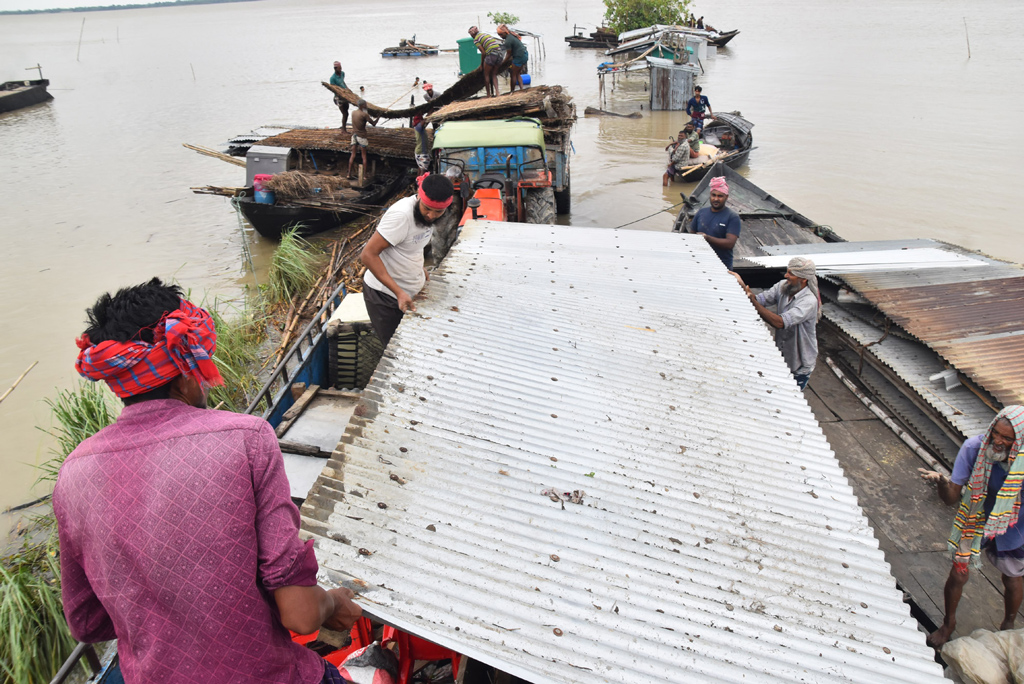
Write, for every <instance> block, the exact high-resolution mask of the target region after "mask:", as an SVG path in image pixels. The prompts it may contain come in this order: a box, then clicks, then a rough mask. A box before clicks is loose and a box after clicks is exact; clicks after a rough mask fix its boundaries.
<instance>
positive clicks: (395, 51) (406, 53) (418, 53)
mask: <svg viewBox="0 0 1024 684" xmlns="http://www.w3.org/2000/svg"><path fill="white" fill-rule="evenodd" d="M437 52H438V51H437V49H436V48H430V49H426V50H409V49H406V48H387V49H385V50H382V51H381V53H380V56H381V57H432V56H434V55H436V54H437Z"/></svg>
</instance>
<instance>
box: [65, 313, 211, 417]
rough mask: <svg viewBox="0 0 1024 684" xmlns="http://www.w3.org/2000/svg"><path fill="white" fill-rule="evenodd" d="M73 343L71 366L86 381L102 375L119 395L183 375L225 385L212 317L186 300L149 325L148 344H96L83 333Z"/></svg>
mask: <svg viewBox="0 0 1024 684" xmlns="http://www.w3.org/2000/svg"><path fill="white" fill-rule="evenodd" d="M76 342H77V343H78V348H79V350H81V351H80V352H79V354H78V360H77V361H76V362H75V369H76V370H77V371H78V372H79V373H80V374H81V375H82V376H83V377H86V378H88V379H89V380H94V381H95V380H105V381H106V383H107V385H108V386H109V387H110V389H111V390H112V391H113V392H114V394H116V395H117V396H119V397H121V398H124V397H131V396H135V395H136V394H143V393H145V392H149V391H151V390H154V389H156V388H157V387H160V386H161V385H166V384H167V383H168V382H170V381H171V380H173V379H174V378H176V377H177V376H179V375H182V374H185V375H190V376H192V377H193V378H195V379H196V380H198V381H199V383H200V384H202V385H203V386H205V387H210V386H213V385H223V384H224V380H223V379H222V378H221V376H220V371H218V370H217V365H216V364H215V363H214V362H213V354H214V352H215V351H216V350H217V332H216V330H214V327H213V318H211V317H210V314H208V313H206V311H204V310H203V309H201V308H199V307H198V306H196V305H195V304H193V303H192V302H190V301H188V300H185V299H182V300H181V304H180V306H179V307H178V308H177V309H176V310H174V311H171V312H170V313H167V314H164V316H163V317H162V318H161V319H160V320H159V321H158V322H157V324H156V325H155V326H153V343H152V344H150V343H148V342H144V341H142V340H137V339H133V340H129V341H128V342H116V341H114V340H107V341H105V342H100V343H99V344H96V345H94V344H92V342H91V341H90V340H89V336H88V335H84V334H83V335H82V336H81V337H80V338H78V339H77V340H76Z"/></svg>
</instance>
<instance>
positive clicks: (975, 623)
mask: <svg viewBox="0 0 1024 684" xmlns="http://www.w3.org/2000/svg"><path fill="white" fill-rule="evenodd" d="M902 560H903V562H905V563H906V567H907V568H908V569H909V571H910V572H911V574H912V575H913V576H914V579H915V580H917V582H918V583H919V584H920V585H921V586H922V587H924V589H925V591H927V592H928V595H929V596H930V597H931V599H932V601H933V602H934V603H935V604H937V605H939V606H942V605H944V600H943V597H942V592H943V587H945V585H946V577H947V576H948V575H949V568H950V564H951V563H952V562H953V561H952V559H951V558H950V556H949V553H948V552H946V551H932V552H929V553H908V554H903V557H902ZM1002 619H1003V599H1002V597H1001V596H1000V595H999V592H997V591H996V590H995V589H994V588H993V587H992V585H991V584H990V583H989V582H987V581H985V580H984V578H982V577H981V573H978V572H976V571H972V572H971V578H970V580H969V581H968V582H967V586H965V587H964V593H963V596H962V597H961V599H960V605H959V607H958V608H957V611H956V631H955V632H954V633H953V637H954V638H956V637H961V636H967V635H968V634H970V633H971V632H973V631H974V630H976V629H988V630H994V629H997V628H998V627H999V623H1000V622H1001V621H1002ZM941 621H942V618H941V617H940V618H939V620H938V622H940V623H941Z"/></svg>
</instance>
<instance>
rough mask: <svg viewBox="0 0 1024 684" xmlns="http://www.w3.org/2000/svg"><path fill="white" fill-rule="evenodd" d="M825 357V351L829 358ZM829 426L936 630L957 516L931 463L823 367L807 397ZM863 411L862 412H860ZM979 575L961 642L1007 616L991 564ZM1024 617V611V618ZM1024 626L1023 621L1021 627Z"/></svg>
mask: <svg viewBox="0 0 1024 684" xmlns="http://www.w3.org/2000/svg"><path fill="white" fill-rule="evenodd" d="M822 355H824V351H823V352H822ZM804 396H805V397H806V398H807V400H808V403H809V404H810V406H811V409H812V410H813V411H814V415H815V417H816V418H817V419H818V421H819V422H820V423H821V427H822V430H823V431H824V432H825V436H826V437H827V438H828V441H829V444H831V445H832V449H833V450H834V451H835V453H836V457H837V458H838V459H839V462H840V464H841V465H842V467H843V470H844V471H845V472H846V476H847V478H849V480H850V485H851V486H852V487H853V490H854V493H855V494H856V495H857V499H858V500H859V502H860V505H861V507H862V508H863V509H864V513H865V514H866V515H867V516H868V518H869V519H870V520H871V525H872V527H873V528H874V530H875V537H876V538H877V539H878V540H879V546H880V548H881V549H882V550H883V551H884V552H885V559H886V561H887V562H888V563H889V564H890V565H891V566H892V573H893V576H894V577H895V578H896V580H897V581H898V582H899V584H900V586H901V587H902V588H903V589H904V591H907V592H908V593H909V594H910V595H911V596H912V597H913V599H914V602H915V603H916V604H917V605H918V607H919V608H920V609H921V610H922V611H923V612H924V614H925V615H927V617H928V618H929V619H930V620H931V621H932V622H933V623H934V624H935V625H939V624H941V623H942V615H943V596H942V591H943V587H944V585H945V582H946V576H947V575H948V574H949V567H950V562H951V561H950V556H949V553H948V552H947V551H946V537H947V536H948V534H949V528H950V525H952V523H953V515H954V513H955V509H954V508H953V507H952V506H946V505H945V504H943V503H942V502H941V501H939V498H938V496H937V495H936V493H935V490H934V487H932V486H930V485H927V484H926V483H925V482H924V481H922V480H921V479H920V478H919V477H918V475H917V468H919V467H922V466H923V463H922V462H921V460H920V459H919V458H918V456H917V455H916V454H914V452H912V451H911V450H910V449H909V448H908V447H907V446H906V445H905V444H904V443H903V442H902V441H901V440H900V439H899V438H898V437H897V436H896V435H895V434H893V433H892V431H891V430H890V429H889V428H888V427H886V426H885V424H883V423H882V421H880V420H879V419H878V418H877V417H875V415H874V414H872V413H871V412H870V411H868V409H867V408H866V407H865V406H864V405H863V404H861V402H860V400H859V399H857V397H855V396H854V395H853V393H851V392H850V391H849V390H848V389H847V388H846V386H845V385H843V384H842V383H841V382H840V380H839V379H838V378H836V376H835V375H834V374H833V373H832V372H831V371H830V370H829V368H828V366H827V365H826V364H825V363H824V362H823V360H819V363H818V365H817V367H816V368H815V370H814V374H813V375H812V376H811V382H810V384H809V385H808V388H807V390H806V391H805V392H804ZM858 407H859V408H858ZM984 563H985V565H984V568H983V570H982V571H981V572H978V571H977V570H972V572H971V579H970V581H969V582H968V583H967V586H966V587H965V588H964V593H963V598H962V599H961V601H960V607H959V609H958V610H957V630H956V632H955V633H954V635H953V636H954V637H960V636H966V635H968V634H970V633H971V632H972V631H974V630H975V629H989V630H994V629H997V628H998V626H999V622H1000V621H1001V620H1002V616H1003V598H1002V581H1001V580H1000V575H999V572H998V571H997V570H995V569H994V568H993V567H992V566H991V565H989V564H988V561H984ZM1020 616H1021V617H1024V611H1022V612H1020ZM1020 624H1021V623H1020V622H1019V621H1018V625H1020Z"/></svg>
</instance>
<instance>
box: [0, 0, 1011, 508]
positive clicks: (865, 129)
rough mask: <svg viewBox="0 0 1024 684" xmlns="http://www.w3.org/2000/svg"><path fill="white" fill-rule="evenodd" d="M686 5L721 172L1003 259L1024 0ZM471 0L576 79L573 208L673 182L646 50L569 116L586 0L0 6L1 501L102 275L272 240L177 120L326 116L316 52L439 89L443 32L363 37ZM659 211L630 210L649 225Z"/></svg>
mask: <svg viewBox="0 0 1024 684" xmlns="http://www.w3.org/2000/svg"><path fill="white" fill-rule="evenodd" d="M61 1H62V0H53V2H52V3H48V4H61ZM88 4H94V3H92V2H90V3H88ZM4 6H6V7H18V6H21V5H18V4H16V3H15V4H12V0H6V1H5V2H4ZM695 9H696V10H697V12H698V14H704V15H706V16H707V18H708V20H709V21H710V22H711V23H713V24H714V25H715V26H717V27H718V28H720V29H723V30H725V29H733V28H738V29H740V30H741V33H740V35H739V36H738V37H737V38H736V39H734V41H733V42H732V43H731V44H730V45H729V47H728V48H727V49H725V50H722V51H720V52H719V54H718V55H717V57H715V58H714V59H709V60H708V63H707V64H706V65H704V66H705V69H706V73H705V74H704V75H703V76H702V77H701V78H700V80H699V82H700V83H701V84H702V85H703V86H704V94H706V95H707V96H708V97H709V99H710V101H711V105H712V107H713V108H714V109H716V110H718V109H721V110H740V111H742V113H743V115H744V116H745V117H747V118H749V119H750V120H751V121H753V122H754V123H755V126H756V127H755V128H754V141H755V145H757V149H756V150H755V151H754V152H753V154H752V155H751V157H750V163H749V166H747V167H745V168H744V169H742V170H741V171H742V173H744V174H745V175H747V176H748V177H749V178H750V179H751V180H752V181H754V182H755V183H757V184H758V185H760V186H761V187H763V188H765V189H766V190H767V191H769V192H771V193H772V194H774V195H775V196H777V197H779V198H781V199H783V200H784V201H785V202H787V203H788V204H790V205H791V206H793V207H795V208H796V209H798V210H799V211H801V212H802V213H804V214H806V215H807V216H809V217H810V218H812V219H813V220H815V221H817V222H819V223H823V224H827V225H830V226H832V227H833V228H834V229H835V230H836V231H837V232H839V233H840V234H841V235H843V236H845V237H846V238H848V239H878V238H895V237H908V236H910V237H933V238H938V239H941V240H948V241H951V242H956V243H959V244H961V245H965V246H967V247H970V248H974V249H980V250H983V251H985V252H987V253H989V254H992V255H994V256H997V257H1002V258H1006V259H1011V260H1014V261H1024V227H1022V224H1021V219H1020V216H1019V213H1018V212H1017V211H1016V210H1017V208H1018V205H1020V203H1021V201H1022V199H1024V192H1022V191H1021V190H1020V188H1019V186H1020V185H1021V183H1022V181H1024V162H1022V158H1024V128H1022V126H1021V118H1022V116H1021V115H1022V113H1024V50H1022V49H1021V48H1022V42H1021V36H1024V3H1021V2H1001V1H997V0H979V1H978V2H972V3H962V2H951V1H935V0H929V1H925V0H908V1H901V2H882V1H880V0H866V1H863V2H856V3H854V2H848V1H843V0H839V1H833V2H828V3H821V2H812V1H811V0H801V1H797V0H782V1H780V2H772V3H766V2H759V1H755V0H720V1H719V2H716V3H714V4H713V5H712V4H711V3H701V2H698V3H697V4H696V7H695ZM489 10H503V11H514V12H515V13H516V14H518V15H519V16H520V18H521V19H522V21H521V26H522V27H524V28H526V29H529V30H532V31H534V32H537V33H541V34H543V35H544V45H545V48H546V49H545V53H546V54H545V55H544V56H543V57H542V58H541V59H539V60H537V61H536V64H535V68H533V70H532V76H533V78H534V83H543V84H561V85H563V86H565V87H566V88H567V89H568V90H569V91H570V93H571V94H572V95H573V96H574V97H575V101H576V103H577V106H578V109H579V112H580V113H581V118H580V120H579V123H578V125H577V127H576V130H575V132H574V136H573V141H574V146H575V151H576V155H575V157H574V158H573V160H572V191H573V200H572V201H573V213H572V215H571V217H570V222H571V223H572V224H574V225H590V226H606V227H609V228H611V227H616V226H620V225H622V224H625V223H629V222H631V221H635V220H636V219H639V218H641V217H645V216H648V215H650V214H656V212H659V211H661V210H664V209H667V208H668V207H670V206H671V205H673V204H675V203H676V202H678V201H679V192H680V191H681V190H685V191H689V190H691V189H692V187H691V186H679V185H677V186H674V187H672V188H670V189H663V188H662V187H661V173H662V169H663V166H664V162H665V153H664V151H663V148H664V146H665V145H666V143H667V142H668V141H667V138H668V136H669V135H673V134H674V133H675V132H676V131H677V130H679V128H680V127H681V126H680V124H681V123H682V120H683V118H684V117H683V115H681V114H680V113H678V112H655V113H653V114H652V113H651V112H648V111H646V103H647V93H646V92H645V89H644V83H645V82H646V75H645V74H641V75H636V76H634V77H632V78H630V79H628V80H626V81H619V82H618V83H617V84H616V88H615V90H614V92H610V93H609V98H608V104H607V105H606V107H607V108H609V109H612V110H614V111H618V112H630V111H635V110H638V109H640V106H641V105H644V111H643V118H642V119H639V120H633V119H612V118H583V117H582V112H583V109H584V107H586V106H587V105H592V106H597V105H598V97H599V90H598V79H597V76H596V70H595V68H596V66H597V65H598V64H599V63H600V62H602V61H605V60H606V59H608V58H606V57H605V56H604V55H603V54H601V53H600V52H598V51H584V50H571V49H569V48H568V46H567V45H566V43H564V42H563V40H562V39H563V36H566V35H568V34H570V33H571V29H572V26H573V24H574V23H577V24H586V25H588V26H589V27H590V30H592V26H593V25H594V24H595V23H597V22H598V21H599V20H600V18H601V15H602V13H603V5H602V4H601V3H600V2H597V1H595V0H563V1H562V2H558V1H556V2H541V1H539V0H519V1H518V2H516V3H511V4H509V5H505V6H501V5H494V6H483V5H480V6H477V7H474V6H472V5H469V4H467V3H464V2H452V1H450V0H440V1H438V2H433V3H428V4H424V3H420V2H411V1H409V0H379V1H377V2H372V3H371V2H364V3H357V2H353V1H351V0H345V1H343V2H326V1H325V0H322V1H318V0H300V1H299V2H283V1H282V0H261V1H259V2H245V3H236V4H226V5H207V6H198V7H184V8H160V9H143V10H120V11H106V12H91V13H85V14H70V13H64V14H49V15H36V16H4V17H0V70H2V72H0V80H10V79H14V78H19V79H20V78H27V77H28V76H27V74H29V72H25V71H23V68H24V67H27V66H29V65H32V64H36V63H37V62H38V63H41V64H42V65H43V69H44V75H45V76H46V77H47V78H49V79H50V80H51V82H52V88H51V92H52V93H53V95H54V96H55V98H56V99H55V100H54V101H53V102H51V103H49V104H45V105H40V106H37V107H33V108H30V109H27V110H22V111H20V112H14V113H9V114H4V115H0V160H2V161H0V188H2V192H3V199H2V202H0V207H2V209H0V211H2V214H0V215H2V223H0V225H2V231H3V247H2V249H0V285H2V288H3V289H2V292H3V297H2V299H0V320H2V321H3V324H2V325H0V336H2V338H0V339H2V343H3V344H2V348H3V354H2V355H0V392H2V391H3V390H4V389H6V388H7V387H9V386H10V384H11V383H12V382H13V381H14V379H15V378H16V377H17V376H18V375H19V374H20V373H21V372H22V371H23V370H24V369H25V368H26V367H28V365H29V364H31V363H32V362H33V361H39V365H38V366H37V367H36V368H35V369H34V370H33V371H32V372H31V373H30V374H29V375H28V377H27V378H26V379H25V381H23V382H22V383H21V385H20V386H19V387H18V388H17V389H16V390H15V391H14V393H13V394H12V395H11V396H10V397H9V398H8V399H6V400H5V401H4V402H3V403H2V404H0V433H2V435H3V445H2V447H0V510H2V509H5V508H7V507H8V506H10V505H14V504H18V503H21V502H23V501H27V500H29V499H31V498H35V497H36V496H38V495H40V494H42V493H45V492H44V490H43V488H42V487H36V488H34V489H33V487H32V485H33V481H34V480H35V477H36V473H35V472H34V470H33V467H32V466H33V465H34V464H36V463H38V462H40V461H42V460H45V459H46V458H47V454H48V450H49V448H50V442H49V440H48V438H47V437H46V435H45V434H44V433H43V432H40V431H39V430H37V429H36V426H40V427H43V428H46V427H48V426H49V423H50V418H49V412H48V410H47V407H46V406H45V404H44V403H43V399H44V398H46V397H48V396H53V395H54V394H55V393H56V391H57V390H58V389H59V388H66V387H69V386H71V384H72V383H73V382H74V381H75V378H76V375H75V372H74V368H73V362H74V358H75V354H76V351H77V350H76V347H75V344H74V338H75V337H76V336H77V335H78V334H79V333H80V332H81V329H82V327H83V319H84V315H83V312H84V310H85V308H86V307H87V306H89V305H90V304H91V303H92V302H93V301H94V300H95V298H96V296H97V295H98V294H100V293H102V292H104V291H107V290H110V289H114V288H117V287H119V286H123V285H126V284H132V283H137V282H140V281H142V280H145V279H148V278H150V277H152V276H154V275H159V276H161V277H165V278H175V279H177V280H178V281H179V282H181V283H182V284H183V285H184V286H185V287H187V288H191V290H192V292H193V294H194V296H200V293H203V292H206V293H208V294H209V296H210V297H213V296H220V297H226V298H232V297H237V296H238V295H239V293H240V292H241V290H242V288H243V287H245V286H246V285H247V284H252V282H253V279H252V276H251V274H248V273H247V272H245V271H243V268H242V241H243V239H249V240H251V241H252V243H253V252H254V256H255V259H256V262H257V270H259V269H260V268H261V267H263V266H265V263H266V260H267V257H268V255H269V254H270V251H271V249H272V245H269V244H266V243H263V242H260V241H259V240H258V238H257V237H256V236H255V235H254V234H253V233H252V232H251V231H248V230H243V229H242V228H240V226H239V223H238V220H237V219H236V217H235V214H234V213H233V211H232V209H231V207H230V205H229V204H228V203H227V201H226V200H224V199H223V198H215V197H205V196H197V195H193V194H192V193H191V192H190V191H189V187H190V186H194V185H205V184H213V185H241V184H242V182H243V180H244V175H243V169H241V168H239V167H235V166H231V165H228V164H225V163H223V162H220V161H217V160H214V159H209V158H206V157H201V156H199V155H197V154H195V153H194V152H191V151H188V150H186V149H184V148H182V146H181V144H182V143H185V142H188V143H194V144H200V145H205V146H210V147H220V144H221V143H222V142H223V141H225V140H226V139H227V138H228V137H230V136H232V135H234V134H237V133H243V132H247V131H249V130H251V129H252V128H255V127H257V126H260V125H263V124H271V123H275V124H285V125H300V124H301V125H313V126H337V125H339V124H340V121H339V120H338V119H339V116H338V112H337V109H336V108H334V107H333V105H332V104H331V97H330V95H329V94H328V92H327V91H326V90H324V89H323V88H322V87H321V86H320V84H319V83H320V81H322V80H326V79H327V78H328V77H329V76H330V73H331V63H332V62H333V61H334V60H335V59H340V60H341V61H342V64H343V65H344V68H345V71H346V74H347V81H348V84H349V85H350V86H351V87H353V88H357V87H358V86H360V85H361V86H364V87H365V89H366V91H365V92H366V98H367V99H368V100H370V101H372V102H374V103H377V104H381V105H387V104H388V103H390V102H392V101H394V100H395V99H396V98H398V97H399V96H401V95H402V94H403V93H406V92H407V91H408V90H409V89H410V86H411V85H412V82H413V80H414V79H415V78H416V77H417V76H419V77H420V78H423V79H427V80H430V81H431V82H433V83H434V84H435V85H436V86H438V87H439V88H440V89H443V88H445V87H447V86H448V85H450V84H451V83H452V82H454V80H455V79H456V71H457V58H456V56H455V55H453V54H447V55H445V54H442V55H440V56H437V57H430V58H424V59H419V60H391V59H389V60H385V59H382V58H381V57H380V55H379V52H380V50H381V49H382V48H384V47H387V46H389V45H395V44H397V41H398V39H399V38H402V37H406V38H409V37H412V35H413V34H416V35H417V38H418V40H420V41H422V42H427V43H439V44H441V46H442V47H455V41H456V39H458V38H461V37H463V36H465V35H466V28H467V27H469V26H470V25H472V24H480V25H481V27H484V26H485V25H487V24H488V19H487V17H486V12H487V11H489ZM566 16H568V19H567V20H566ZM83 17H84V18H85V26H84V31H83V32H82V36H83V38H82V43H81V52H80V57H79V58H78V59H76V55H77V54H78V50H79V45H78V43H79V33H80V31H82V19H83ZM964 17H966V22H967V27H968V30H969V35H970V47H971V59H968V58H967V44H966V40H965V35H964V33H965V32H964ZM484 30H487V29H484ZM528 47H530V49H531V52H533V53H534V55H535V56H536V53H537V49H536V48H535V47H534V46H532V45H530V44H528ZM609 85H610V84H609ZM417 93H419V91H417ZM405 101H406V102H407V101H408V95H406V96H405ZM672 217H673V216H672V214H671V213H668V212H664V213H660V214H657V215H655V216H654V217H653V218H648V219H645V220H643V221H641V222H639V223H636V224H634V225H633V226H631V227H633V228H636V229H640V230H668V229H669V228H670V226H671V223H672ZM243 233H244V236H243ZM257 277H259V274H257Z"/></svg>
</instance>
